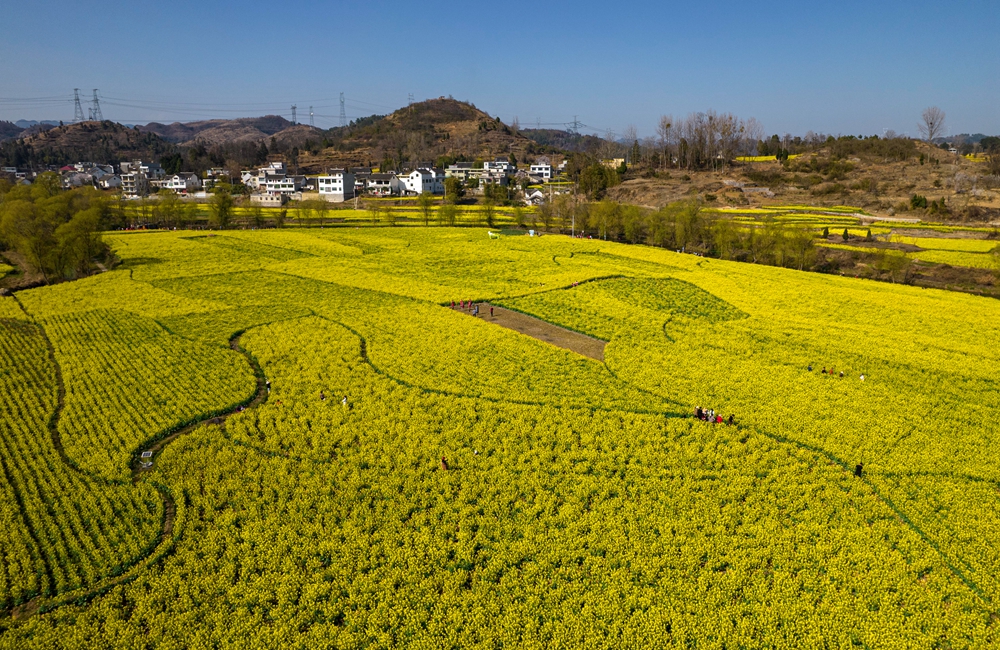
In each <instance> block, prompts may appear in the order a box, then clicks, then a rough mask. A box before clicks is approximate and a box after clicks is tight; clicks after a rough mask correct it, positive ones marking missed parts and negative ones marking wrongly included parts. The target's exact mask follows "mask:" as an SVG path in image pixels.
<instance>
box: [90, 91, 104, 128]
mask: <svg viewBox="0 0 1000 650" xmlns="http://www.w3.org/2000/svg"><path fill="white" fill-rule="evenodd" d="M93 104H94V107H93V108H92V109H91V111H92V112H91V117H90V119H92V120H97V121H98V122H103V121H104V115H103V114H102V113H101V102H99V101H97V88H94V101H93Z"/></svg>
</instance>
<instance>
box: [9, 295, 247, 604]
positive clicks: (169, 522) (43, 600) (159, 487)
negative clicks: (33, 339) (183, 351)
mask: <svg viewBox="0 0 1000 650" xmlns="http://www.w3.org/2000/svg"><path fill="white" fill-rule="evenodd" d="M19 304H20V301H19ZM21 308H22V310H23V309H24V306H23V305H22V306H21ZM25 314H28V312H27V311H26V310H25ZM28 315H29V316H30V314H28ZM32 322H33V323H34V324H35V325H36V326H37V327H38V328H39V331H40V332H41V334H42V336H43V337H44V338H45V341H46V344H47V346H48V349H49V354H50V356H51V358H52V362H53V364H54V367H55V369H56V375H57V386H58V400H57V403H56V409H55V411H54V412H53V414H52V416H51V418H50V419H49V425H48V426H49V434H50V435H51V437H52V443H53V445H54V446H55V448H56V450H57V452H58V454H59V457H60V458H61V459H62V461H63V462H64V463H66V465H67V466H69V467H71V468H72V469H73V470H74V471H77V472H80V473H81V474H84V475H85V476H87V478H88V479H90V480H96V481H104V482H107V483H114V481H111V480H110V479H107V478H104V477H101V476H96V475H93V474H91V473H89V472H86V471H85V470H83V469H82V468H80V467H79V466H78V465H77V464H76V463H75V462H73V460H72V459H71V458H69V456H68V455H67V454H66V452H65V449H64V448H63V445H62V440H61V438H60V434H59V428H58V425H59V417H60V415H61V413H62V409H63V406H64V401H65V394H66V391H65V385H64V383H63V373H62V368H61V367H60V366H59V363H58V360H57V359H56V356H55V348H54V346H53V345H52V342H51V340H50V339H49V337H48V334H47V333H46V332H45V328H44V327H42V326H41V325H40V324H38V323H35V321H34V319H32ZM243 333H244V332H242V331H241V332H237V333H236V334H234V335H233V336H232V337H231V338H230V340H229V347H230V348H232V349H233V350H234V351H235V352H238V353H240V354H242V355H244V357H246V359H247V361H248V362H249V363H250V366H251V368H253V371H254V375H255V378H256V382H257V390H256V391H255V392H254V394H253V395H252V396H251V397H250V398H248V399H246V400H244V401H243V402H241V403H239V404H237V405H235V406H233V407H232V408H230V409H228V410H227V411H224V412H221V413H212V414H206V415H205V416H203V417H200V418H198V419H196V420H194V421H192V422H190V423H188V424H186V425H184V426H182V427H181V428H180V429H177V430H175V431H171V432H170V433H168V434H167V435H162V434H161V435H159V436H156V437H155V438H153V439H152V440H151V441H150V442H147V443H146V444H145V445H144V446H143V447H141V448H140V449H139V450H138V451H137V452H136V454H135V458H134V460H133V463H132V482H133V484H135V483H138V481H139V480H140V479H141V478H142V477H143V475H144V474H146V473H148V471H149V470H150V469H152V462H151V463H150V465H149V466H148V467H143V465H142V461H143V460H144V459H142V453H143V452H151V458H150V459H148V460H149V461H155V459H156V456H157V455H158V454H159V452H160V451H162V450H163V448H164V447H165V446H166V445H167V444H168V443H170V442H171V441H173V440H175V439H176V438H178V437H180V436H182V435H184V434H187V433H190V432H192V431H194V430H195V429H196V428H198V427H199V426H201V425H202V424H204V423H205V422H210V423H213V424H222V423H223V422H224V421H225V420H226V418H228V417H229V416H231V415H234V414H236V413H239V412H241V411H243V410H245V409H246V408H251V407H253V406H256V405H258V404H260V403H262V402H264V401H265V400H266V399H267V384H266V379H265V377H264V372H263V370H262V369H261V367H260V364H259V363H257V360H256V359H255V358H254V356H253V355H252V354H250V353H249V352H247V351H246V350H245V349H243V348H242V347H241V346H240V344H239V340H240V337H241V336H242V335H243ZM168 431H170V430H169V429H168ZM150 483H151V485H152V486H153V487H154V488H155V489H156V491H157V492H158V493H159V495H160V499H161V501H162V502H163V520H162V523H161V527H160V535H159V539H158V540H157V541H156V542H155V544H152V545H151V546H150V548H149V550H148V552H147V553H145V554H143V555H142V556H141V557H140V558H139V559H138V560H136V562H135V563H133V564H132V566H130V567H129V568H128V569H126V570H125V571H123V572H122V573H119V574H117V575H111V576H107V577H105V578H104V579H102V580H99V581H98V582H97V583H95V584H92V585H88V586H85V587H80V588H79V589H74V590H71V591H67V592H63V593H61V594H57V595H55V596H43V595H38V596H35V597H34V598H32V599H30V600H28V601H27V602H25V603H22V604H21V605H18V606H16V607H14V608H12V609H10V610H8V611H6V612H2V613H0V617H2V618H9V619H11V620H13V621H21V620H24V619H26V618H28V617H30V616H32V615H34V614H40V613H44V612H47V611H51V610H52V609H55V608H57V607H60V606H62V605H68V604H81V603H84V602H86V601H88V600H90V599H92V598H93V597H95V596H98V595H100V594H102V593H104V592H106V591H108V590H109V589H111V588H113V587H115V586H117V585H120V584H124V583H127V582H130V581H132V580H134V579H135V578H136V577H137V576H138V575H139V573H140V572H142V571H144V570H146V569H148V568H149V567H150V566H152V565H153V564H155V563H156V562H158V561H159V560H160V559H161V558H163V557H164V556H165V555H166V554H167V553H168V552H169V551H170V550H171V549H172V548H173V545H174V542H175V541H176V540H177V537H178V536H179V534H180V530H181V528H182V526H181V524H182V523H183V520H184V517H185V514H186V513H185V507H184V499H178V498H176V497H175V495H174V493H173V492H172V491H171V490H170V488H169V487H167V486H166V485H163V484H161V483H159V482H155V481H151V482H150ZM43 562H45V563H46V565H47V560H45V559H44V558H43Z"/></svg>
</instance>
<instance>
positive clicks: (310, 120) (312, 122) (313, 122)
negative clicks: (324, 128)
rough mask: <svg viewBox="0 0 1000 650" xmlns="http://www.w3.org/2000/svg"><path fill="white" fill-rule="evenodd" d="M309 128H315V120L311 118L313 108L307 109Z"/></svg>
mask: <svg viewBox="0 0 1000 650" xmlns="http://www.w3.org/2000/svg"><path fill="white" fill-rule="evenodd" d="M309 126H316V118H315V117H313V107H312V106H310V107H309Z"/></svg>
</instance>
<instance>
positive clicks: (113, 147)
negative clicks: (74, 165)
mask: <svg viewBox="0 0 1000 650" xmlns="http://www.w3.org/2000/svg"><path fill="white" fill-rule="evenodd" d="M38 126H40V125H36V126H35V127H31V128H32V129H34V128H38ZM175 151H176V146H175V145H173V144H171V143H169V142H167V141H166V140H164V139H163V138H161V137H160V136H158V135H156V134H155V133H143V132H141V131H139V130H137V129H129V128H126V127H125V126H122V125H121V124H118V123H117V122H110V121H108V120H105V121H103V122H80V123H78V124H67V125H65V126H57V127H51V128H49V129H48V130H46V131H43V132H40V133H35V134H33V135H28V136H23V135H22V137H20V138H18V139H16V140H8V141H6V142H4V143H2V144H0V163H2V164H4V165H14V166H18V167H22V166H28V167H36V168H37V167H42V166H45V165H63V164H66V163H69V162H76V161H80V160H89V161H93V162H98V163H117V162H120V161H122V160H128V159H131V158H143V159H146V160H159V159H160V158H161V157H162V156H165V155H168V154H171V153H174V152H175Z"/></svg>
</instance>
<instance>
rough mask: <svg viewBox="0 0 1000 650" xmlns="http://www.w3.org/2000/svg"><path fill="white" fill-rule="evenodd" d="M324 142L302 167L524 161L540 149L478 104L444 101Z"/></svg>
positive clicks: (377, 119)
mask: <svg viewBox="0 0 1000 650" xmlns="http://www.w3.org/2000/svg"><path fill="white" fill-rule="evenodd" d="M324 138H325V139H324V141H323V142H322V143H320V145H319V146H316V147H314V148H312V149H311V150H310V151H307V152H303V153H302V155H301V156H300V158H299V164H300V166H301V167H302V168H303V169H306V170H309V171H320V170H323V169H326V168H328V167H336V166H357V165H370V164H372V165H379V164H385V165H389V166H398V165H401V164H403V163H407V162H410V163H412V162H418V161H436V160H438V159H441V158H451V159H460V160H474V159H476V158H483V159H488V158H492V157H495V156H500V155H503V156H506V155H509V154H514V155H515V156H517V157H518V158H519V159H520V158H522V157H523V156H524V155H525V154H527V153H533V152H534V151H535V150H536V148H537V145H536V143H534V142H533V141H531V140H529V139H528V138H525V137H524V136H523V135H520V134H519V133H517V132H515V131H514V130H513V129H511V128H510V127H509V126H507V125H506V124H504V123H503V122H501V121H500V118H495V117H492V116H490V115H489V114H488V113H486V112H484V111H481V110H479V109H478V108H476V107H475V106H474V105H473V104H470V103H468V102H461V101H458V100H455V99H450V98H445V97H439V98H437V99H429V100H427V101H423V102H418V103H415V104H412V105H410V106H407V107H404V108H401V109H399V110H398V111H396V112H394V113H392V114H391V115H386V116H380V115H374V116H371V117H368V118H364V119H362V120H358V121H357V122H355V123H352V124H351V125H349V126H346V127H338V128H334V129H330V130H329V131H327V132H326V133H325V135H324Z"/></svg>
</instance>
